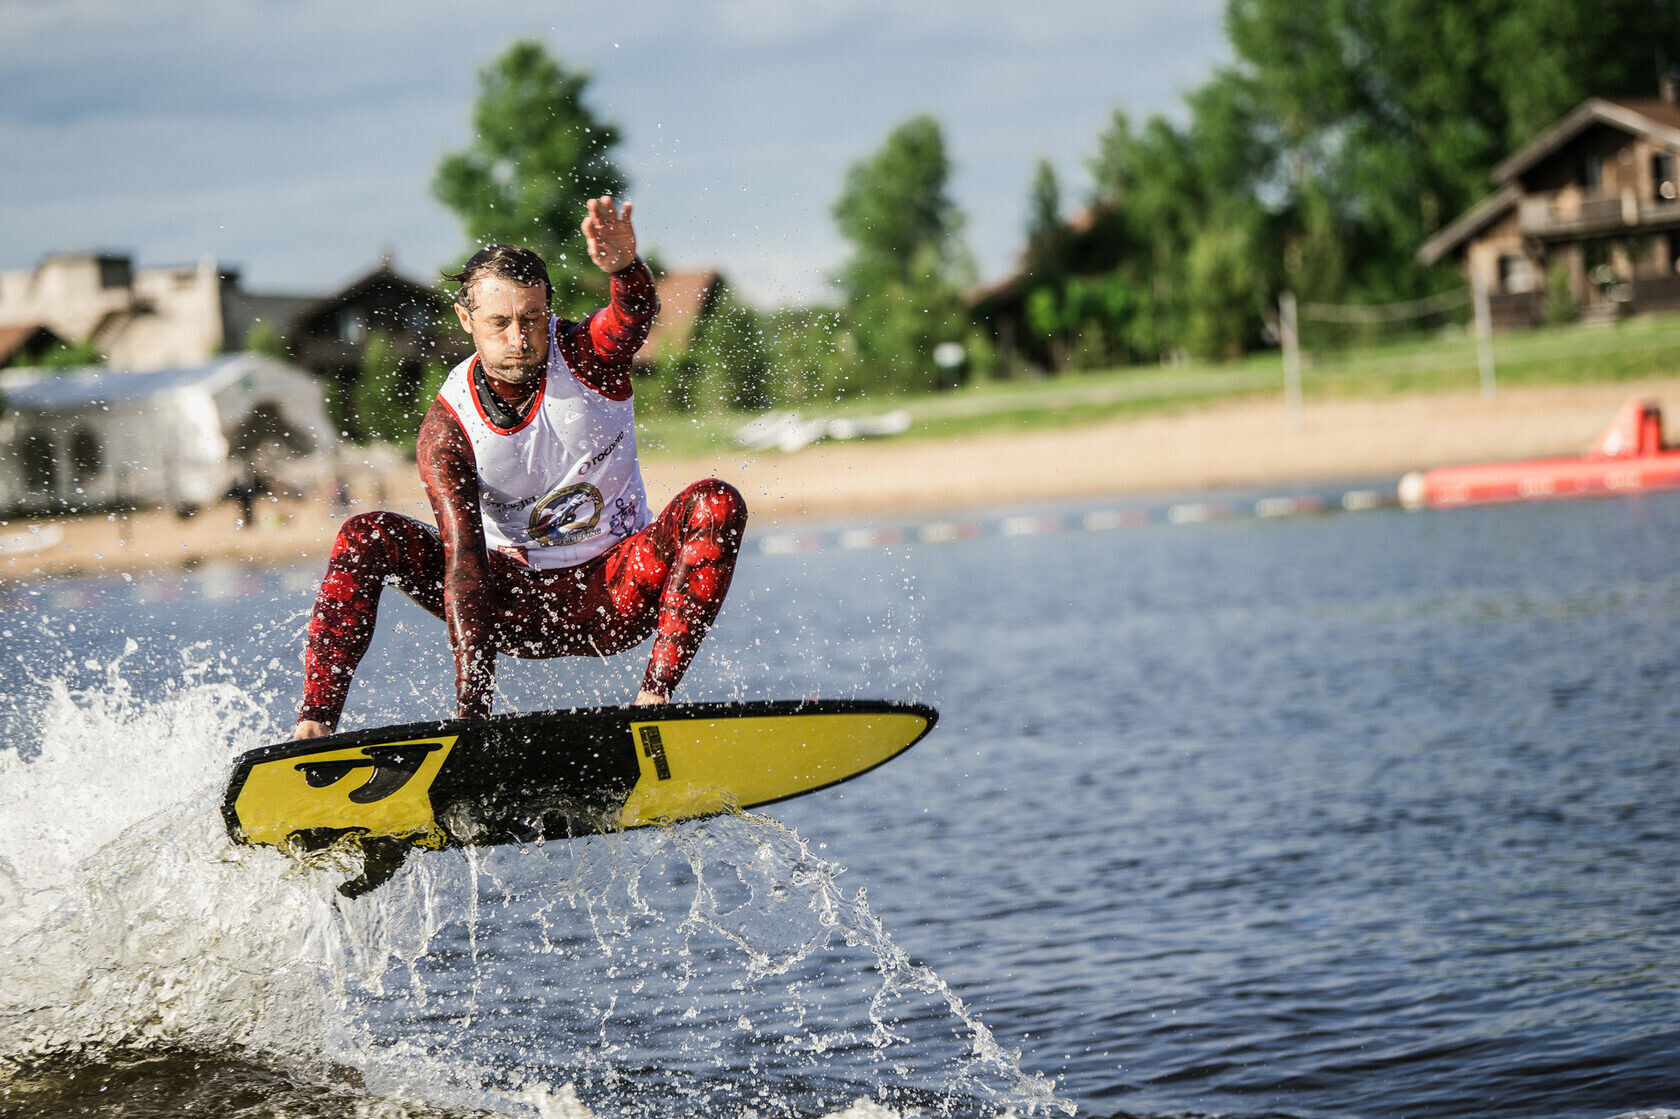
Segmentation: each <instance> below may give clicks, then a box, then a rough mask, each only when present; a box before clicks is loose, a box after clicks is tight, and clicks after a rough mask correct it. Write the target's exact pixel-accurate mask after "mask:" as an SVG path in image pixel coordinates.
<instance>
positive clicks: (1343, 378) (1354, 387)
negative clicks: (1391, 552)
mask: <svg viewBox="0 0 1680 1119" xmlns="http://www.w3.org/2000/svg"><path fill="white" fill-rule="evenodd" d="M1493 349H1494V362H1495V379H1496V383H1497V384H1498V385H1503V386H1518V385H1562V384H1585V383H1602V382H1614V381H1636V380H1644V379H1649V378H1660V377H1671V376H1675V375H1676V374H1680V315H1644V316H1638V317H1634V318H1628V319H1623V320H1620V321H1617V322H1611V323H1603V324H1591V325H1570V326H1560V327H1547V328H1542V329H1537V330H1531V331H1521V332H1514V333H1510V334H1500V335H1496V336H1495V338H1494V345H1493ZM1303 365H1304V371H1303V375H1302V392H1303V396H1304V397H1305V399H1306V400H1307V402H1308V403H1311V402H1312V401H1314V400H1333V399H1359V398H1381V397H1392V396H1397V395H1410V394H1425V393H1439V392H1466V391H1476V390H1477V389H1478V387H1479V386H1480V384H1481V371H1480V364H1479V358H1478V355H1477V349H1476V343H1475V339H1474V338H1473V337H1471V336H1470V335H1469V333H1468V332H1466V331H1463V330H1456V331H1452V332H1448V333H1442V334H1439V335H1436V336H1433V337H1430V338H1427V339H1414V340H1409V341H1403V342H1395V343H1390V344H1387V345H1378V346H1371V347H1368V348H1361V349H1358V350H1346V351H1342V352H1316V353H1315V352H1309V353H1307V354H1306V355H1304V360H1303ZM1282 392H1283V362H1282V358H1281V357H1280V355H1279V354H1277V353H1275V352H1273V353H1268V354H1260V355H1257V356H1253V357H1248V358H1244V359H1243V360H1241V361H1236V362H1231V363H1229V364H1222V365H1197V364H1187V365H1180V366H1172V367H1159V366H1150V367H1132V368H1126V369H1115V370H1107V371H1103V372H1086V373H1069V374H1064V375H1061V376H1056V377H1046V378H1031V379H1020V380H1011V381H991V382H987V383H984V384H978V385H971V386H968V387H966V388H962V389H959V390H956V391H954V392H944V393H937V394H928V395H923V396H909V397H896V398H890V399H882V398H873V399H871V400H868V401H865V402H856V401H848V402H845V403H842V404H836V405H832V406H829V407H826V408H823V407H810V408H803V409H801V410H800V414H801V415H803V416H805V417H806V418H809V419H831V418H846V417H855V416H868V415H874V414H878V413H880V412H883V411H886V410H888V409H892V408H903V409H905V410H906V411H908V412H909V413H910V416H911V430H910V435H911V436H914V437H922V438H940V439H948V438H952V437H955V436H961V435H975V434H983V433H986V432H993V431H1025V430H1033V429H1038V428H1053V427H1067V426H1072V425H1075V424H1082V423H1090V422H1094V421H1099V420H1106V419H1115V418H1121V417H1139V416H1145V415H1154V414H1173V413H1181V412H1187V411H1190V410H1193V409H1196V408H1198V407H1202V406H1205V405H1207V404H1211V403H1215V402H1221V401H1229V400H1236V399H1242V398H1253V397H1262V396H1268V395H1276V396H1280V397H1281V395H1282ZM750 418H751V416H749V415H747V414H744V413H730V412H723V411H717V412H706V413H696V414H693V415H688V416H668V415H666V416H652V417H645V418H643V419H642V421H641V427H642V431H643V434H642V436H641V442H642V445H643V446H644V447H645V448H646V449H647V450H649V451H652V452H655V453H663V454H671V455H690V454H706V453H710V452H716V451H720V450H725V449H727V448H729V447H732V446H733V445H734V439H733V436H732V434H731V433H732V432H733V431H734V429H735V428H737V427H739V426H740V425H741V424H743V423H745V422H746V421H747V420H748V419H750Z"/></svg>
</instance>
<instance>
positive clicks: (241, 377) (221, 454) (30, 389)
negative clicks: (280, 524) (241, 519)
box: [0, 354, 337, 513]
mask: <svg viewBox="0 0 1680 1119" xmlns="http://www.w3.org/2000/svg"><path fill="white" fill-rule="evenodd" d="M0 400H3V403H4V410H3V411H0V508H5V509H9V510H15V511H18V512H23V513H30V512H45V511H49V510H58V509H80V508H88V507H94V508H97V507H101V506H107V505H132V506H165V507H169V508H174V509H190V508H198V507H200V506H204V505H208V504H210V503H213V502H215V501H218V500H220V499H221V498H222V497H224V496H226V495H227V494H228V493H229V491H230V489H231V488H232V487H233V486H234V484H235V483H236V482H240V481H243V482H244V483H246V484H250V483H253V482H258V481H260V482H261V483H262V484H264V485H266V486H267V487H268V488H269V489H270V490H272V491H279V490H286V489H303V488H307V487H308V486H309V485H310V484H312V483H313V481H314V480H315V479H317V478H319V477H321V476H322V475H323V473H324V472H326V471H328V470H330V469H331V465H332V460H333V454H334V450H335V448H336V445H337V440H336V438H335V436H334V433H333V428H332V423H331V421H330V420H329V419H328V416H327V412H326V408H325V405H324V402H323V398H322V391H321V386H320V385H319V383H318V382H317V381H316V380H315V378H314V377H312V376H310V375H309V374H308V373H306V372H304V371H303V370H301V369H298V368H296V367H294V366H291V365H287V364H286V363H284V362H281V361H277V360H275V359H273V358H268V357H262V356H259V355H256V354H234V355H231V356H228V357H224V358H219V359H217V360H215V361H211V362H208V363H204V364H198V365H193V366H189V367H186V368H180V369H163V370H151V371H144V372H133V373H129V372H112V371H111V370H109V369H106V368H99V367H94V368H88V369H80V370H72V371H69V372H63V373H51V372H46V371H41V370H33V369H20V370H14V371H12V372H9V373H5V374H0Z"/></svg>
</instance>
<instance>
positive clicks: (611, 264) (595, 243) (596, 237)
mask: <svg viewBox="0 0 1680 1119" xmlns="http://www.w3.org/2000/svg"><path fill="white" fill-rule="evenodd" d="M634 206H635V203H633V202H626V203H625V204H624V209H623V210H620V209H619V208H618V204H617V203H616V202H614V201H613V196H612V195H610V194H603V195H601V197H599V198H591V199H590V200H589V216H588V217H586V218H584V219H583V239H584V241H585V242H586V243H587V244H588V246H589V259H590V260H593V261H594V262H595V264H596V267H598V268H600V269H601V271H603V272H605V273H607V274H608V275H611V274H612V273H614V272H622V271H624V269H626V268H628V267H630V265H632V264H634V263H635V262H636V227H635V225H634V224H632V223H631V221H630V211H631V209H632V208H633V207H634Z"/></svg>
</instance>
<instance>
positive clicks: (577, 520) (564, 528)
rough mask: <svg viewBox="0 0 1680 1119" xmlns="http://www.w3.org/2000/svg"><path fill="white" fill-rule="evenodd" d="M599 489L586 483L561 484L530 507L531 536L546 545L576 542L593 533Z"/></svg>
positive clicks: (596, 516)
mask: <svg viewBox="0 0 1680 1119" xmlns="http://www.w3.org/2000/svg"><path fill="white" fill-rule="evenodd" d="M603 504H604V502H603V501H602V500H601V491H600V490H598V489H596V488H595V487H594V486H592V485H590V484H589V483H588V482H577V483H574V484H573V485H570V486H562V487H561V488H560V489H557V490H555V491H554V492H553V493H551V494H548V495H547V496H546V497H544V498H543V499H542V500H541V501H539V502H537V503H536V504H535V505H533V506H531V520H530V528H531V539H532V541H533V542H535V543H537V544H539V545H542V546H545V547H553V546H555V545H564V544H576V543H578V542H579V541H582V540H587V539H589V537H591V536H593V535H594V534H595V526H596V525H597V524H599V523H600V520H601V506H602V505H603Z"/></svg>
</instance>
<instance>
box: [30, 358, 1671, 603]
mask: <svg viewBox="0 0 1680 1119" xmlns="http://www.w3.org/2000/svg"><path fill="white" fill-rule="evenodd" d="M1632 397H1640V398H1644V399H1648V400H1653V401H1656V402H1657V403H1658V404H1660V405H1662V406H1663V410H1664V412H1665V424H1666V427H1667V428H1668V431H1669V432H1670V435H1669V439H1670V441H1677V442H1680V377H1675V378H1664V379H1662V380H1654V381H1638V382H1616V383H1607V384H1572V385H1560V386H1538V387H1520V388H1506V389H1502V390H1500V392H1499V394H1498V396H1497V397H1496V398H1495V399H1493V400H1492V401H1486V400H1483V399H1482V398H1481V396H1480V395H1479V394H1476V393H1451V394H1440V395H1429V396H1401V397H1393V398H1383V399H1353V400H1330V401H1321V402H1313V403H1309V404H1308V405H1307V406H1306V408H1305V409H1304V410H1303V415H1302V425H1301V430H1300V431H1298V432H1297V431H1294V430H1292V429H1291V427H1290V424H1289V418H1288V414H1287V412H1286V410H1285V408H1284V405H1283V402H1282V400H1281V399H1275V400H1250V401H1238V402H1231V403H1221V404H1217V405H1213V406H1210V407H1208V408H1205V409H1202V410H1198V411H1193V412H1188V413H1184V414H1181V415H1171V416H1166V415H1161V416H1149V417H1145V418H1142V419H1124V420H1110V421H1104V422H1101V423H1095V424H1089V425H1084V426H1070V427H1067V428H1063V429H1046V428H1035V429H1034V430H1031V431H1027V432H1021V433H989V434H984V435H976V436H973V437H968V438H963V439H954V440H932V439H885V440H881V441H878V442H865V443H856V444H852V443H844V444H822V445H818V446H814V447H809V448H806V449H805V450H802V451H798V452H796V453H793V454H780V453H769V454H749V453H746V452H741V453H739V454H735V453H728V454H718V455H714V456H709V457H706V458H662V457H649V458H648V459H647V460H646V461H645V462H644V465H643V473H644V476H645V478H646V480H647V486H648V496H649V499H650V500H651V501H652V502H653V503H654V505H655V506H656V507H658V506H660V505H662V504H663V503H664V502H665V501H666V500H668V499H669V498H670V497H671V496H672V495H673V494H675V493H676V492H677V491H678V490H680V489H681V488H682V487H683V486H685V485H687V484H688V483H689V482H691V481H693V480H695V479H697V478H700V477H704V476H707V475H715V476H717V477H719V478H722V479H724V480H725V481H727V482H730V483H732V484H734V485H735V486H736V487H737V488H738V489H740V490H741V492H742V493H743V494H744V495H745V497H746V499H747V505H748V508H749V510H750V511H751V514H752V518H753V519H752V525H751V527H749V532H752V531H756V530H764V529H768V528H776V527H785V526H789V525H796V524H801V523H808V522H810V521H814V520H852V521H858V522H862V523H865V524H868V523H871V522H874V521H886V520H891V519H894V518H899V519H902V518H904V517H908V516H911V515H913V514H916V513H950V512H957V511H974V512H986V511H998V510H1004V509H1020V508H1023V507H1024V508H1031V507H1032V506H1033V505H1034V504H1044V505H1050V504H1066V503H1069V502H1075V501H1081V500H1090V501H1099V500H1103V499H1107V498H1115V497H1121V496H1125V495H1140V494H1172V493H1181V492H1195V491H1206V490H1214V489H1242V488H1254V487H1268V486H1276V487H1288V486H1290V485H1296V486H1310V485H1314V484H1320V485H1322V484H1324V483H1327V482H1344V481H1352V480H1360V479H1364V480H1372V481H1381V482H1384V483H1386V484H1393V483H1395V482H1397V481H1398V479H1399V477H1400V476H1401V475H1402V474H1404V473H1405V472H1406V471H1408V470H1414V469H1425V468H1428V467H1431V466H1439V465H1444V464H1448V463H1462V462H1476V461H1496V460H1500V459H1512V458H1527V457H1534V456H1542V455H1570V454H1575V453H1578V452H1580V451H1581V450H1582V449H1584V448H1585V447H1586V445H1587V444H1588V443H1589V442H1591V440H1592V439H1593V438H1594V437H1595V436H1597V435H1598V433H1599V432H1600V431H1601V430H1602V429H1603V428H1604V427H1605V425H1607V424H1608V423H1609V422H1610V420H1611V418H1612V416H1613V415H1614V414H1615V412H1616V409H1617V408H1618V407H1620V406H1621V404H1622V403H1623V402H1624V401H1626V400H1628V399H1629V398H1632ZM372 508H387V509H394V510H396V511H397V512H402V513H408V514H410V515H413V516H417V517H421V518H424V519H426V520H430V519H431V510H430V508H429V506H428V505H427V503H426V501H425V497H424V495H423V493H422V492H421V489H420V486H419V482H418V479H417V478H415V476H414V474H413V467H412V464H404V466H403V467H402V468H400V469H398V470H395V471H392V472H391V473H388V474H386V475H385V476H383V477H381V478H377V479H375V478H370V477H364V478H357V479H353V480H352V502H351V505H350V509H349V511H350V512H352V513H354V512H360V511H364V510H367V509H372ZM252 519H253V520H254V521H255V522H256V524H254V525H252V526H248V527H241V526H240V525H239V511H238V509H237V507H236V506H234V505H232V504H231V503H224V504H222V505H219V506H216V507H214V508H210V509H206V510H204V511H202V512H200V513H199V514H198V515H197V516H195V517H192V518H190V519H187V520H182V519H179V518H177V517H176V516H175V515H174V514H172V513H169V512H165V511H161V510H146V511H140V512H135V513H133V514H128V515H126V516H125V515H116V514H99V515H93V516H86V517H66V518H58V519H55V520H51V521H37V522H28V521H12V522H10V523H7V524H4V525H0V583H3V584H4V585H6V586H10V587H17V586H19V585H27V584H30V583H33V582H38V581H40V580H43V579H48V578H52V577H56V576H70V575H83V576H111V575H118V574H123V573H127V574H130V575H140V574H142V573H144V572H147V571H151V570H165V571H168V570H179V569H180V568H181V567H183V566H187V567H191V566H194V565H198V564H204V563H212V562H225V563H243V564H250V565H253V566H264V567H290V566H297V565H299V564H304V565H323V564H325V562H326V557H327V553H328V551H329V549H330V548H331V546H332V540H333V537H334V535H335V534H336V532H337V528H338V522H339V518H338V516H337V515H335V513H334V511H333V510H332V509H331V508H330V506H329V504H328V503H327V502H326V501H324V500H307V499H306V500H291V501H282V502H259V503H258V505H257V507H256V510H255V512H254V515H253V518H252ZM32 545H40V546H36V547H32Z"/></svg>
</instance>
